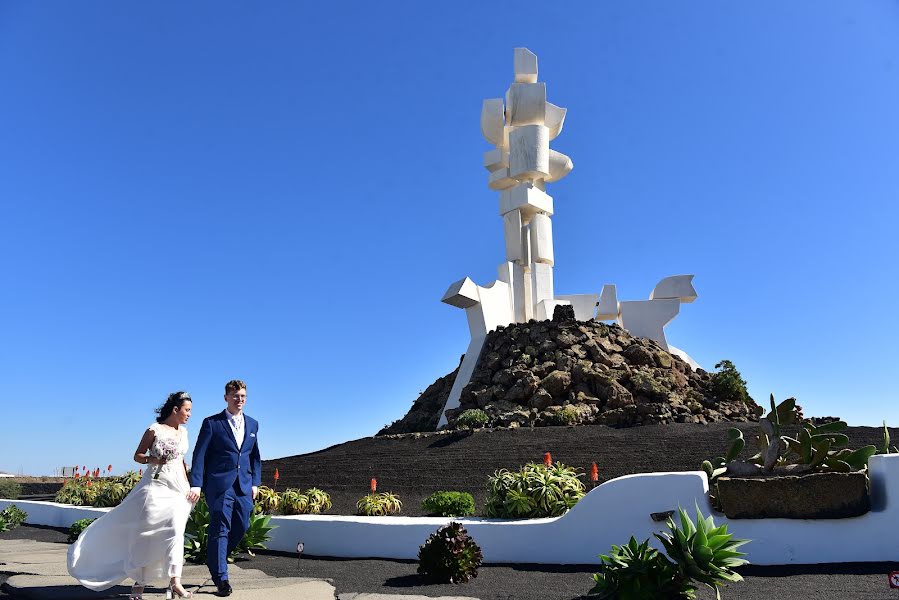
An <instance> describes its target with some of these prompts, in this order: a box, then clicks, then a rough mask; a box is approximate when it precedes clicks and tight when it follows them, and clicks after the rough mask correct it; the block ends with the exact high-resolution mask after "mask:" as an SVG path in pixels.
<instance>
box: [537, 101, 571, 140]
mask: <svg viewBox="0 0 899 600" xmlns="http://www.w3.org/2000/svg"><path fill="white" fill-rule="evenodd" d="M567 113H568V109H567V108H562V107H561V106H556V105H555V104H553V103H552V102H547V103H546V117H545V118H544V123H543V124H544V125H546V127H547V128H548V129H549V141H553V140H554V139H556V138H557V137H559V134H560V133H562V126H564V125H565V115H566V114H567Z"/></svg>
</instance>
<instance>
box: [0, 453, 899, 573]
mask: <svg viewBox="0 0 899 600" xmlns="http://www.w3.org/2000/svg"><path fill="white" fill-rule="evenodd" d="M868 469H869V476H870V478H871V500H872V506H873V510H872V511H871V512H869V513H867V514H865V515H862V516H860V517H854V518H851V519H818V520H802V519H736V520H732V521H728V519H726V518H724V517H723V516H722V517H720V518H718V517H716V519H715V521H716V523H718V524H720V523H725V522H727V523H729V525H730V531H731V532H733V533H734V534H735V535H736V537H738V538H748V539H751V540H752V542H750V543H749V544H747V545H746V546H744V547H743V548H742V549H743V550H744V551H745V552H746V553H747V555H748V556H747V558H748V559H749V560H750V562H752V563H754V564H759V565H781V564H815V563H834V562H875V561H899V543H897V541H896V540H897V537H899V535H897V534H899V455H886V456H873V457H871V459H870V461H869V463H868ZM707 492H708V483H707V480H706V476H705V474H704V473H702V472H701V471H695V472H686V473H647V474H639V475H628V476H626V477H620V478H618V479H613V480H612V481H608V482H606V483H604V484H602V485H600V486H599V487H597V488H596V489H594V490H592V491H591V492H590V493H589V494H587V495H586V496H585V497H584V499H583V500H581V501H580V502H578V503H577V505H576V506H575V507H574V508H573V509H571V510H570V511H568V513H566V514H565V515H563V516H561V517H557V518H553V519H524V520H518V521H508V520H500V519H456V520H458V521H460V522H462V523H463V524H464V525H465V527H466V529H468V531H469V533H470V534H471V536H472V537H473V538H474V540H475V541H476V542H477V543H478V544H479V545H480V546H481V549H482V551H483V554H484V560H485V561H486V562H491V563H502V562H521V563H543V564H589V563H597V562H599V559H598V555H599V554H601V553H605V552H607V551H608V550H609V548H610V547H611V546H612V544H618V545H620V544H623V543H625V542H627V540H628V539H629V538H630V536H631V535H633V536H635V537H636V538H637V539H638V540H643V539H645V538H651V537H652V533H653V532H661V531H664V530H665V526H664V523H657V522H655V521H653V520H652V519H651V518H650V513H655V512H664V511H668V510H675V509H677V507H678V506H682V507H684V508H685V509H687V510H688V512H689V513H690V514H691V516H695V515H694V511H695V508H694V504H695V503H698V504H699V507H700V509H701V510H702V511H703V512H704V513H705V514H709V513H710V511H711V506H710V504H709V501H708V494H707ZM11 503H13V501H10V500H0V509H2V508H4V507H5V506H7V505H8V504H11ZM15 504H17V505H18V506H19V507H20V508H22V509H23V510H25V511H26V512H28V520H27V522H28V523H31V524H37V525H52V526H54V527H68V526H69V525H71V524H72V523H73V522H75V521H76V520H78V519H82V518H85V517H96V516H100V515H102V514H103V513H105V512H107V511H108V510H110V509H102V508H81V507H72V506H67V505H63V504H54V503H50V502H29V501H15ZM451 520H453V519H446V518H434V517H352V516H332V515H301V516H294V517H273V518H272V524H273V525H277V526H278V527H277V529H274V530H273V531H272V536H273V537H272V540H271V542H270V543H269V544H268V547H269V549H271V550H280V551H283V552H294V551H295V550H296V545H297V542H298V541H302V542H303V543H304V544H305V553H306V554H309V555H314V556H335V557H347V558H360V557H380V558H398V559H415V558H417V555H418V547H419V546H420V545H421V544H422V543H424V541H425V540H426V539H427V537H428V536H429V535H430V534H431V533H433V532H434V531H435V530H436V529H437V528H438V527H440V526H442V525H444V524H446V523H448V522H450V521H451ZM654 539H655V538H653V540H654ZM653 545H654V546H656V547H659V546H660V545H659V544H658V543H656V544H653Z"/></svg>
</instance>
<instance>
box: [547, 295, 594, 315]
mask: <svg viewBox="0 0 899 600" xmlns="http://www.w3.org/2000/svg"><path fill="white" fill-rule="evenodd" d="M556 300H564V301H566V302H568V303H570V304H571V306H573V307H574V318H575V319H577V320H578V321H589V320H590V319H592V318H593V317H594V316H595V315H596V303H597V301H598V300H599V295H598V294H574V295H570V296H556Z"/></svg>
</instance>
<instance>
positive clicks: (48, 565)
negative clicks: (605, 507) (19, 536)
mask: <svg viewBox="0 0 899 600" xmlns="http://www.w3.org/2000/svg"><path fill="white" fill-rule="evenodd" d="M67 550H68V546H67V545H63V544H55V543H50V542H37V541H32V540H0V573H5V574H9V575H10V577H9V578H8V579H7V580H6V582H5V583H4V586H3V588H4V591H5V592H6V593H8V594H10V595H12V596H15V597H19V598H28V599H35V600H97V599H99V598H120V597H122V596H127V594H128V592H129V591H130V588H129V587H127V586H115V587H113V588H110V589H108V590H105V591H103V592H92V591H90V590H88V589H87V588H84V587H82V586H80V585H78V583H77V582H76V581H75V580H74V579H72V577H71V576H70V575H69V574H68V572H67V571H66V552H67ZM228 573H229V576H230V581H231V585H232V586H233V587H234V593H233V594H232V595H231V599H232V600H255V599H258V598H263V597H264V598H265V599H266V600H295V599H296V598H303V599H304V600H335V598H337V600H388V599H394V600H399V599H402V600H425V598H426V597H425V596H408V595H403V596H397V595H388V594H370V593H361V594H356V593H348V594H341V595H340V596H339V598H338V597H337V596H336V592H335V589H334V586H333V585H332V584H331V581H329V580H327V579H316V578H311V577H272V576H269V575H266V574H265V573H263V572H262V571H259V570H257V569H248V568H241V567H239V566H237V565H231V566H229V567H228ZM182 585H184V587H185V588H186V589H187V590H189V591H192V592H194V594H195V595H196V596H197V597H198V598H200V599H202V598H212V597H214V596H213V594H214V592H215V586H214V585H213V584H212V583H211V582H210V581H209V571H207V569H206V567H205V566H201V565H185V567H184V573H183V576H182ZM144 597H145V598H147V599H148V600H150V599H152V598H164V597H165V590H164V589H161V588H148V589H147V591H146V592H145V593H144ZM426 600H435V599H433V598H427V599H426ZM441 600H477V599H476V598H463V597H443V598H442V599H441Z"/></svg>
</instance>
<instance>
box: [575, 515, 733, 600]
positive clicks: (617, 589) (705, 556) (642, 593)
mask: <svg viewBox="0 0 899 600" xmlns="http://www.w3.org/2000/svg"><path fill="white" fill-rule="evenodd" d="M678 512H679V514H680V527H678V526H677V525H676V524H675V523H674V521H673V520H672V519H668V523H667V526H668V533H663V534H658V533H655V534H653V535H654V536H655V537H656V538H658V540H659V541H660V542H661V543H662V546H663V547H664V548H665V552H666V553H667V556H666V555H664V554H662V553H660V552H657V551H655V550H653V549H652V548H649V540H645V541H644V542H643V543H642V544H638V543H637V540H636V539H635V538H633V537H631V539H630V542H628V544H627V546H621V547H619V546H612V551H611V552H610V553H609V555H601V556H600V559H601V560H602V563H603V564H602V570H601V571H600V572H599V573H597V574H596V575H594V576H593V580H594V581H595V582H596V585H595V586H594V588H593V589H592V590H591V591H590V593H591V594H599V598H601V599H605V598H618V599H621V600H654V599H656V598H696V589H697V587H696V584H704V585H706V586H708V587H710V588H712V589H713V590H715V597H716V598H719V599H720V598H721V589H720V588H721V586H722V585H723V584H724V583H727V582H737V581H742V580H743V578H742V577H740V575H739V574H738V573H735V572H734V571H733V569H734V568H735V567H739V566H740V565H744V564H746V562H747V561H746V560H744V559H742V558H740V557H741V556H744V554H743V553H742V552H738V551H737V548H739V547H740V546H742V545H743V544H745V543H747V542H748V540H735V539H733V535H732V534H729V533H727V525H721V526H720V527H715V522H714V520H713V519H712V517H711V516H709V517H703V516H702V512H700V510H699V506H698V505H697V506H696V522H695V523H694V522H693V521H691V520H690V517H689V516H688V515H687V513H686V512H685V511H684V510H683V509H678Z"/></svg>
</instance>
